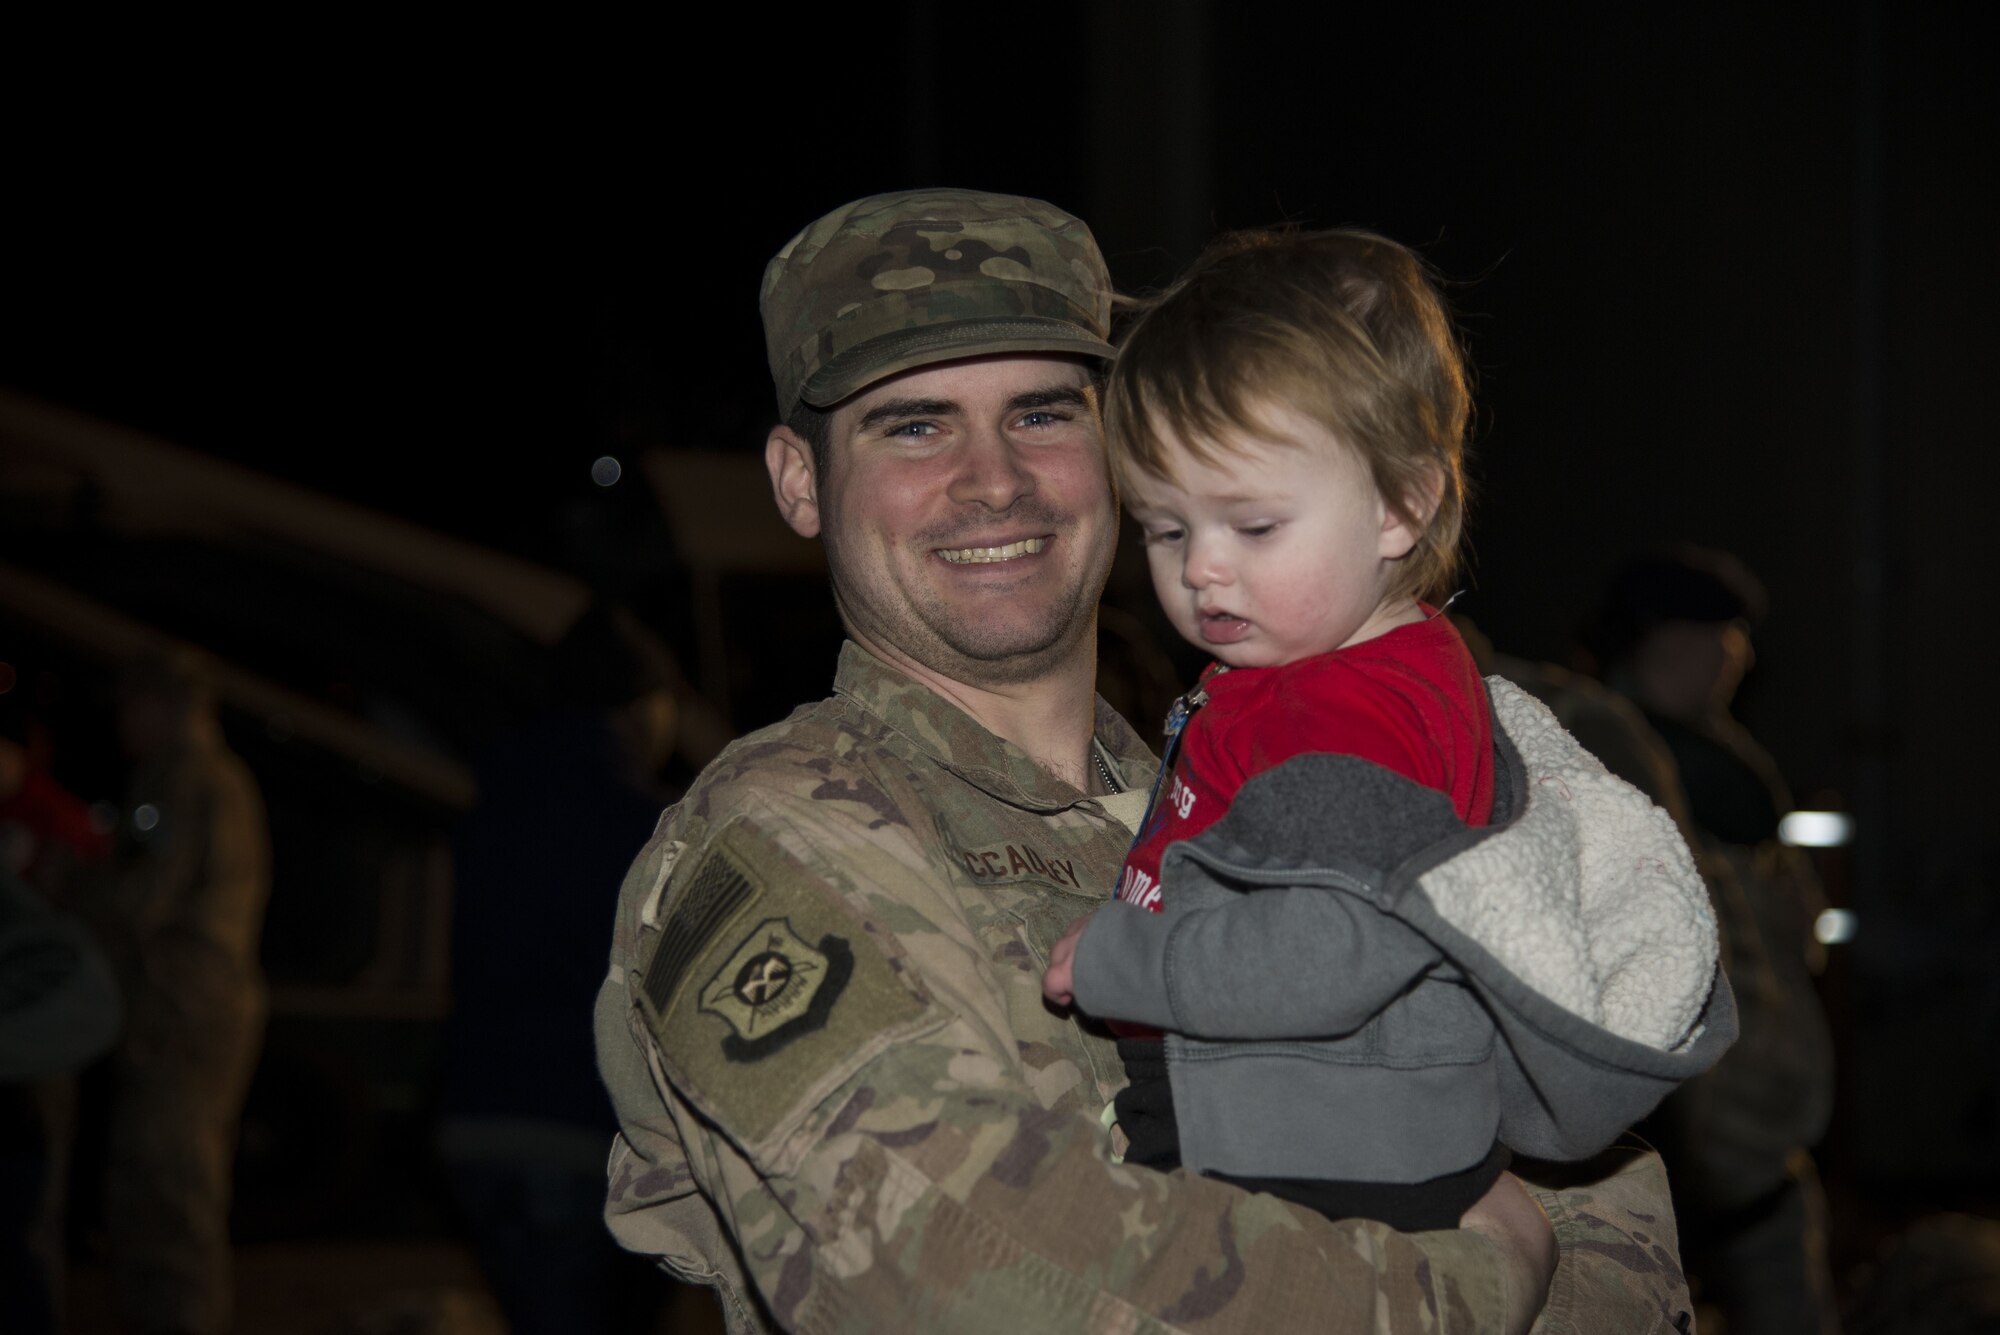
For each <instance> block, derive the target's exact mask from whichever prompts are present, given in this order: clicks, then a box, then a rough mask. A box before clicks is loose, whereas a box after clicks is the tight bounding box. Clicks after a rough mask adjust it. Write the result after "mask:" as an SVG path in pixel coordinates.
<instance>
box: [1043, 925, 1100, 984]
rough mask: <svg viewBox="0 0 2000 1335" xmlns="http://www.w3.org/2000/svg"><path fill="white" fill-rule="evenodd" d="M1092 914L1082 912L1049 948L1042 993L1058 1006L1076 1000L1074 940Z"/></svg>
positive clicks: (1080, 933)
mask: <svg viewBox="0 0 2000 1335" xmlns="http://www.w3.org/2000/svg"><path fill="white" fill-rule="evenodd" d="M1092 916H1093V915H1091V914H1088V913H1086V914H1084V915H1083V916H1082V917H1081V918H1078V919H1077V920H1076V921H1075V922H1073V923H1071V924H1070V925H1069V930H1068V931H1066V932H1064V933H1063V934H1062V939H1061V940H1060V941H1058V942H1056V943H1055V945H1054V946H1052V947H1050V948H1049V967H1048V970H1047V972H1045V973H1043V974H1042V995H1043V996H1045V997H1047V998H1048V999H1049V1000H1050V1001H1052V1002H1054V1003H1055V1004H1056V1005H1058V1006H1067V1005H1069V1004H1070V1003H1071V1002H1072V1001H1075V1000H1076V971H1075V966H1076V942H1077V938H1078V937H1081V936H1082V935H1083V929H1084V928H1085V927H1088V926H1089V925H1090V919H1091V917H1092Z"/></svg>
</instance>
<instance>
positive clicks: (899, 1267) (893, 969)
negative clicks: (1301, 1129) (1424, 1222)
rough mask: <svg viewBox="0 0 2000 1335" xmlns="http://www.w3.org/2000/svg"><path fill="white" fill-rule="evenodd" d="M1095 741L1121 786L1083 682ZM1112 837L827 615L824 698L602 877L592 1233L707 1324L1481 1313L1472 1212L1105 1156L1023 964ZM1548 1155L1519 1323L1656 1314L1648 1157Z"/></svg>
mask: <svg viewBox="0 0 2000 1335" xmlns="http://www.w3.org/2000/svg"><path fill="white" fill-rule="evenodd" d="M1096 737H1097V743H1098V746H1099V750H1100V754H1103V755H1105V756H1106V757H1107V758H1108V760H1109V762H1110V763H1111V764H1112V765H1113V766H1114V767H1115V769H1116V770H1117V772H1118V777H1119V779H1120V781H1121V782H1122V783H1123V785H1124V786H1125V787H1127V788H1128V789H1133V790H1142V789H1143V787H1144V786H1145V785H1146V784H1147V783H1149V782H1150V780H1151V778H1152V771H1153V769H1154V762H1153V759H1152V757H1151V756H1150V755H1148V754H1147V752H1146V750H1145V748H1144V746H1143V745H1142V744H1141V743H1140V741H1139V740H1138V738H1137V737H1136V736H1135V735H1134V734H1133V732H1132V731H1131V729H1130V728H1129V727H1128V726H1126V724H1125V723H1124V721H1123V720H1121V719H1120V718H1118V716H1117V715H1116V714H1115V713H1114V712H1113V711H1112V710H1111V709H1110V708H1109V707H1108V706H1106V705H1104V704H1103V703H1102V702H1101V701H1100V702H1099V704H1098V711H1097V719H1096ZM1112 805H1114V806H1115V805H1116V803H1115V801H1114V803H1113V804H1112ZM1136 818H1137V813H1136V812H1133V813H1132V817H1131V819H1133V820H1136ZM1130 834H1131V831H1130V829H1129V828H1128V827H1127V826H1126V825H1125V824H1124V823H1122V822H1121V820H1120V819H1118V818H1116V817H1114V816H1113V815H1112V814H1111V811H1110V810H1108V809H1107V804H1106V802H1105V801H1104V800H1103V799H1098V798H1092V797H1088V796H1086V795H1085V794H1083V793H1081V792H1078V791H1077V790H1076V789H1074V788H1072V787H1070V786H1069V785H1068V784H1066V783H1063V782H1061V781H1059V780H1057V779H1054V778H1052V777H1051V776H1049V775H1048V774H1047V773H1045V772H1044V771H1043V770H1042V769H1041V768H1040V767H1039V766H1037V765H1036V763H1035V762H1034V761H1033V760H1032V759H1031V758H1030V757H1029V756H1028V755H1027V754H1026V753H1025V752H1023V751H1021V750H1019V749H1017V748H1015V747H1013V746H1012V745H1010V744H1008V743H1006V742H1003V741H1001V740H1000V739H998V738H996V737H994V736H993V735H992V734H991V733H989V732H987V731H986V730H985V729H984V728H982V727H981V726H980V725H979V724H978V723H976V722H975V721H974V720H973V719H971V718H970V717H969V716H967V715H965V714H964V713H962V712H960V711H959V710H958V709H956V708H955V707H954V706H952V705H951V704H949V703H948V702H946V701H945V700H943V699H942V698H940V697H939V696H937V695H935V694H933V693H932V692H930V691H929V690H927V689H925V688H924V687H922V686H920V685H918V684H917V683H915V682H913V681H911V680H909V679H908V678H906V677H903V676H902V675H900V674H898V673H896V672H894V671H892V670H890V669H888V668H886V667H885V666H883V665H882V664H881V663H879V662H878V661H877V660H875V659H873V658H871V657H870V656H869V655H867V654H866V653H864V652H863V651H861V650H860V649H858V648H857V647H855V646H853V645H849V646H848V647H847V649H846V650H845V651H844V653H843V656H842V659H841V665H840V671H839V675H838V678H837V680H836V682H835V694H834V695H833V697H832V698H830V699H828V700H826V701H823V702H821V703H819V704H816V705H810V706H807V707H804V708H802V709H800V710H799V711H797V712H796V713H794V714H793V715H792V717H791V718H789V719H787V720H785V721H784V722H783V723H780V724H778V725H776V726H774V727H771V728H767V729H765V730H763V731H762V732H759V733H756V734H753V735H751V736H749V737H746V738H744V739H742V740H741V741H739V742H737V743H736V744H734V745H733V746H732V747H730V748H729V749H728V750H727V751H725V752H724V753H723V755H722V756H721V757H719V758H718V759H717V760H716V762H715V763H714V764H713V765H711V766H710V767H709V769H708V770H707V771H706V772H705V773H704V774H703V776H702V777H701V779H700V780H699V781H698V782H697V783H696V785H695V787H694V788H693V790H692V791H691V792H690V793H689V795H688V797H687V799H686V800H685V801H683V802H682V803H681V804H680V805H679V806H677V807H674V808H672V809H671V810H669V811H668V812H667V813H666V814H665V815H664V816H663V817H662V819H661V822H660V826H659V828H658V830H657V831H656V832H655V834H654V837H653V839H652V841H651V842H650V843H649V844H648V845H647V847H646V848H645V850H644V851H643V852H641V854H640V856H639V858H638V860H637V861H636V862H635V863H634V865H633V867H632V870H631V872H630V873H629V874H628V875H627V877H626V880H625V884H624V887H623V890H622V892H621V894H620V902H619V911H618V919H617V924H616V928H615V936H614V941H613V947H612V953H611V966H610V971H609V974H608V976H607V978H606V981H605V985H604V988H603V991H602V992H601V993H600V996H599V999H598V1006H597V1016H596V1024H597V1043H598V1061H599V1066H600V1069H601V1071H602V1073H603V1075H604V1079H605V1082H606V1084H607V1085H608V1086H609V1088H610V1091H611V1095H612V1099H613V1101H614V1103H615V1104H616V1107H617V1111H618V1116H619V1120H620V1125H621V1127H622V1131H621V1134H620V1136H619V1137H618V1139H617V1140H616V1141H615V1142H614V1144H613V1147H612V1153H611V1158H610V1163H609V1165H608V1172H609V1186H608V1198H607V1202H606V1207H605V1213H606V1219H607V1222H608V1223H609V1225H610V1227H611V1230H612V1232H613V1233H614V1234H616V1235H617V1236H618V1238H619V1240H620V1241H621V1242H622V1243H623V1244H624V1245H625V1246H626V1247H627V1248H629V1249H631V1250H633V1251H637V1252H642V1253H646V1254H649V1255H653V1256H656V1257H658V1258H660V1260H661V1261H662V1263H663V1264H664V1265H665V1266H666V1267H667V1268H668V1269H670V1270H671V1271H673V1273H675V1274H676V1275H678V1276H679V1277H681V1278H682V1279H685V1280H688V1281H691V1282H694V1283H698V1284H705V1285H709V1286H712V1287H714V1288H715V1289H717V1291H718V1293H719V1296H720V1298H721V1301H722V1304H723V1311H724V1315H725V1318H726V1320H727V1323H728V1326H729V1329H730V1330H732V1331H761V1330H770V1329H787V1330H801V1331H852V1332H873V1331H891V1330H913V1331H929V1330H951V1331H961V1330H964V1331H983V1330H990V1331H995V1332H1001V1331H1005V1332H1014V1331H1020V1330H1035V1331H1078V1332H1086V1331H1088V1332H1096V1331H1108V1330H1116V1331H1170V1330H1189V1331H1246V1332H1247V1331H1257V1332H1265V1331H1273V1330H1307V1329H1324V1330H1334V1331H1355V1332H1359V1331H1370V1332H1379V1331H1389V1332H1395V1331H1446V1332H1458V1331H1486V1330H1498V1329H1500V1328H1501V1319H1502V1318H1501V1313H1502V1312H1503V1311H1504V1305H1505V1296H1506V1295H1505V1292H1504V1284H1505V1282H1506V1279H1505V1267H1504V1266H1503V1265H1502V1263H1501V1260H1500V1258H1499V1256H1498V1253H1497V1252H1496V1251H1495V1249H1494V1248H1493V1247H1492V1245H1491V1244H1490V1243H1488V1242H1487V1241H1486V1240H1484V1239H1483V1238H1481V1237H1479V1236H1477V1235H1475V1234H1472V1233H1467V1232H1459V1231H1451V1232H1440V1233H1428V1234H1417V1235H1403V1234H1398V1233H1396V1232H1394V1231H1393V1230H1391V1229H1389V1228H1387V1227H1386V1226H1384V1225H1381V1224H1376V1223H1370V1222H1361V1221H1346V1222H1341V1223H1334V1222H1330V1221H1327V1220H1325V1219H1322V1218H1320V1217H1319V1216H1317V1215H1313V1214H1311V1213H1309V1212H1307V1211H1303V1210H1297V1209H1294V1208H1293V1207H1291V1206H1289V1205H1286V1204H1285V1203H1283V1202H1281V1201H1278V1200H1276V1199H1274V1198H1272V1197H1269V1196H1253V1195H1248V1194H1245V1193H1243V1192H1241V1191H1238V1190H1237V1189H1235V1188H1233V1187H1229V1186H1226V1185H1224V1184H1222V1183H1220V1182H1216V1181H1212V1180H1209V1179H1205V1178H1200V1177H1194V1176H1190V1175H1188V1174H1186V1173H1171V1174H1162V1173H1156V1172H1152V1171H1150V1170H1146V1169H1141V1168H1128V1167H1125V1166H1122V1165H1120V1164H1117V1163H1115V1162H1113V1160H1112V1158H1111V1145H1110V1142H1109V1139H1108V1136H1107V1133H1106V1132H1105V1131H1104V1130H1103V1127H1102V1125H1101V1122H1100V1120H1099V1114H1100V1111H1101V1109H1102V1108H1103V1107H1104V1105H1105V1103H1106V1102H1107V1100H1108V1099H1109V1098H1110V1096H1111V1095H1112V1094H1113V1093H1115V1092H1116V1090H1117V1088H1118V1087H1119V1086H1120V1085H1121V1084H1122V1082H1123V1072H1122V1070H1121V1067H1120V1064H1119V1062H1118V1060H1117V1057H1116V1055H1115V1050H1114V1046H1113V1044H1112V1041H1111V1040H1110V1039H1109V1037H1108V1036H1106V1035H1104V1034H1102V1033H1098V1032H1095V1031H1092V1030H1088V1029H1086V1028H1084V1027H1082V1025H1081V1024H1079V1022H1078V1021H1077V1020H1076V1019H1074V1018H1071V1017H1069V1016H1065V1015H1060V1014H1057V1013H1055V1012H1053V1011H1051V1010H1050V1009H1049V1008H1048V1007H1047V1006H1046V1005H1045V1004H1044V1003H1043V1001H1042V997H1041V990H1040V978H1041V973H1042V970H1043V967H1044V964H1045V961H1046V954H1047V950H1048V948H1049V946H1050V945H1051V944H1053V942H1054V941H1055V939H1056V938H1057V937H1058V936H1059V935H1060V934H1061V932H1062V931H1063V929H1064V927H1065V926H1066V925H1067V924H1068V923H1069V922H1070V920H1071V919H1073V918H1074V917H1076V916H1077V915H1078V914H1080V913H1082V912H1084V911H1087V910H1089V909H1091V908H1093V907H1095V906H1096V905H1097V904H1099V903H1100V902H1102V901H1103V900H1105V899H1107V898H1108V897H1109V895H1110V891H1111V887H1112V884H1113V881H1114V879H1115V877H1116V875H1117V873H1118V870H1119V868H1120V866H1121V865H1122V863H1123V860H1124V855H1125V850H1126V846H1127V844H1128V843H1129V841H1130ZM1566 1171H1569V1172H1570V1173H1571V1174H1572V1177H1571V1181H1572V1183H1573V1185H1571V1186H1569V1187H1567V1188H1565V1189H1561V1190H1547V1191H1544V1190H1540V1189H1537V1195H1538V1197H1539V1199H1541V1201H1542V1203H1543V1205H1544V1207H1545V1208H1546V1209H1548V1211H1549V1213H1550V1215H1551V1218H1552V1220H1553V1222H1554V1224H1555V1227H1556V1233H1557V1239H1558V1242H1559V1244H1560V1245H1561V1248H1562V1260H1561V1263H1560V1264H1559V1267H1558V1271H1557V1274H1556V1278H1555V1282H1554V1285H1553V1287H1552V1289H1551V1293H1550V1298H1549V1305H1548V1307H1547V1309H1545V1311H1544V1314H1543V1317H1542V1320H1541V1322H1540V1323H1539V1324H1538V1327H1537V1328H1538V1329H1543V1330H1549V1331H1572V1330H1574V1331H1582V1330H1589V1331H1603V1330H1619V1331H1633V1332H1637V1331H1652V1330H1662V1331H1664V1330H1670V1329H1673V1328H1674V1325H1673V1323H1674V1322H1675V1320H1676V1319H1677V1318H1678V1316H1679V1314H1680V1313H1682V1312H1684V1311H1685V1310H1686V1308H1687V1300H1686V1289H1685V1284H1684V1282H1683V1281H1682V1278H1681V1274H1680V1268H1679V1263H1678V1260H1677V1258H1676V1255H1675V1250H1674V1247H1675V1244H1674V1239H1673V1229H1672V1214H1671V1210H1670V1208H1669V1206H1668V1204H1667V1194H1666V1182H1665V1178H1664V1176H1663V1175H1662V1173H1661V1172H1660V1169H1659V1164H1658V1159H1657V1157H1656V1156H1653V1155H1651V1154H1649V1153H1645V1152H1642V1151H1632V1150H1621V1151H1619V1152H1618V1153H1617V1154H1616V1155H1614V1156H1612V1157H1611V1158H1609V1159H1607V1160H1605V1161H1602V1162H1600V1163H1598V1164H1595V1165H1594V1166H1593V1167H1591V1168H1589V1169H1585V1170H1581V1171H1578V1170H1575V1169H1570V1170H1566Z"/></svg>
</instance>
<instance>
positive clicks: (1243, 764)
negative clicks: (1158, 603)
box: [1118, 609, 1493, 913]
mask: <svg viewBox="0 0 2000 1335" xmlns="http://www.w3.org/2000/svg"><path fill="white" fill-rule="evenodd" d="M1426 611H1429V609H1426ZM1203 685H1204V688H1205V689H1206V690H1207V692H1208V702H1207V703H1206V704H1204V705H1202V706H1201V707H1200V708H1199V709H1197V710H1195V711H1194V713H1193V714H1192V715H1190V717H1189V719H1188V722H1187V726H1186V728H1185V729H1184V730H1183V731H1182V733H1181V741H1180V747H1179V750H1178V752H1177V754H1176V755H1175V757H1174V761H1173V772H1172V774H1171V776H1170V777H1169V778H1168V779H1167V780H1166V781H1165V786H1164V787H1163V788H1162V790H1161V792H1160V795H1159V797H1158V799H1157V800H1156V802H1155V803H1154V806H1153V810H1152V811H1151V812H1150V813H1149V814H1148V817H1147V820H1146V826H1145V829H1144V830H1143V831H1142V832H1141V834H1140V836H1139V839H1138V842H1137V843H1135V844H1134V845H1133V848H1132V852H1131V853H1130V854H1129V855H1128V856H1127V857H1126V859H1125V871H1124V873H1123V874H1122V875H1121V876H1120V877H1119V879H1118V897H1119V898H1120V899H1124V900H1128V901H1130V902H1131V903H1134V904H1141V905H1144V906H1145V907H1147V908H1150V909H1152V910H1153V911H1154V912H1156V913H1157V912H1158V911H1159V908H1160V902H1159V901H1160V857H1161V855H1162V854H1164V853H1165V852H1166V849H1167V845H1168V844H1171V843H1174V842H1176V841H1178V840H1181V839H1191V838H1193V837H1194V836H1195V835H1197V834H1200V833H1201V832H1202V831H1203V830H1205V829H1207V828H1208V827H1209V826H1211V825H1213V824H1214V823H1215V822H1216V821H1218V820H1220V819H1221V818H1222V815H1223V813H1224V812H1226V811H1227V810H1228V809H1229V804H1230V803H1231V802H1232V801H1234V800H1235V798H1236V793H1237V791H1238V790H1239V789H1241V788H1242V787H1243V785H1244V783H1245V782H1246V781H1247V780H1248V779H1250V777H1251V776H1253V775H1256V774H1260V773H1262V772H1263V771H1265V770H1267V769H1270V768H1272V767H1273V766H1275V765H1281V764H1283V763H1284V762H1285V761H1287V760H1290V759H1291V758H1292V757H1294V756H1299V755H1305V754H1307V753H1310V752H1334V753H1337V754H1341V755H1351V756H1360V757H1361V758H1362V759H1364V760H1372V761H1374V762H1375V763H1376V764H1378V765H1381V766H1382V767H1384V768H1385V769H1390V770H1393V771H1395V772H1396V773H1398V774H1401V775H1404V776H1405V777H1407V778H1411V779H1415V780H1416V781H1417V782H1418V783H1421V784H1423V785H1424V786H1426V787H1428V788H1435V789H1436V790H1437V791H1439V792H1441V793H1446V794H1449V795H1450V797H1451V800H1452V805H1453V807H1455V808H1456V809H1457V811H1458V815H1459V818H1460V819H1461V820H1464V821H1465V822H1466V823H1467V824H1471V825H1484V824H1485V823H1486V822H1487V820H1488V819H1490V818H1491V816H1492V814H1493V725H1492V715H1491V713H1490V712H1489V709H1488V706H1487V702H1486V683H1485V682H1484V681H1482V680H1481V679H1480V676H1479V668H1478V666H1477V665H1476V664H1474V662H1473V661H1472V653H1471V651H1470V650H1468V649H1467V648H1466V647H1465V641H1464V640H1462V639H1460V638H1459V634H1458V630H1457V628H1456V627H1454V626H1453V625H1452V624H1451V622H1450V621H1449V620H1447V619H1446V618H1444V617H1442V616H1439V615H1436V614H1435V613H1433V614H1431V615H1430V616H1428V617H1426V619H1425V620H1423V621H1419V622H1413V623H1411V624H1410V625H1407V626H1398V627H1396V628H1395V629H1394V630H1392V631H1390V632H1389V633H1387V634H1386V635H1379V636H1377V637H1376V638H1374V639H1372V640H1365V641H1363V642H1362V643H1360V644H1355V645H1350V646H1348V647H1347V648H1345V649H1336V650H1334V651H1333V652H1332V653H1326V654H1318V655H1315V656H1314V657H1312V658H1304V659H1300V660H1299V661H1298V662H1296V663H1287V664H1285V665H1284V666H1282V667H1273V668H1234V669H1231V670H1228V671H1222V670H1219V669H1211V670H1210V671H1209V672H1208V673H1207V674H1206V676H1205V677H1204V679H1203Z"/></svg>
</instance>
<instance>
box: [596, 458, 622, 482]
mask: <svg viewBox="0 0 2000 1335" xmlns="http://www.w3.org/2000/svg"><path fill="white" fill-rule="evenodd" d="M623 476H625V470H624V468H622V467H621V466H620V465H619V463H618V461H617V460H616V459H614V458H612V457H611V456H610V455H608V454H607V455H604V456H603V457H602V458H600V459H599V460H598V461H597V462H596V463H594V464H592V465H591V466H590V480H591V481H592V482H595V483H596V484H597V485H598V486H600V487H610V486H615V485H617V482H618V479H619V478H621V477H623Z"/></svg>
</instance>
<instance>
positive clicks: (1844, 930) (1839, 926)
mask: <svg viewBox="0 0 2000 1335" xmlns="http://www.w3.org/2000/svg"><path fill="white" fill-rule="evenodd" d="M1855 926H1856V921H1855V917H1854V913H1853V911H1852V910H1850V909H1826V910H1824V911H1822V912H1821V913H1820V915H1819V917H1818V918H1816V919H1814V920H1813V938H1814V939H1815V940H1817V941H1818V942H1819V943H1820V944H1821V945H1823V946H1838V945H1841V944H1844V943H1845V942H1848V941H1852V940H1853V939H1854V929H1855Z"/></svg>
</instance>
